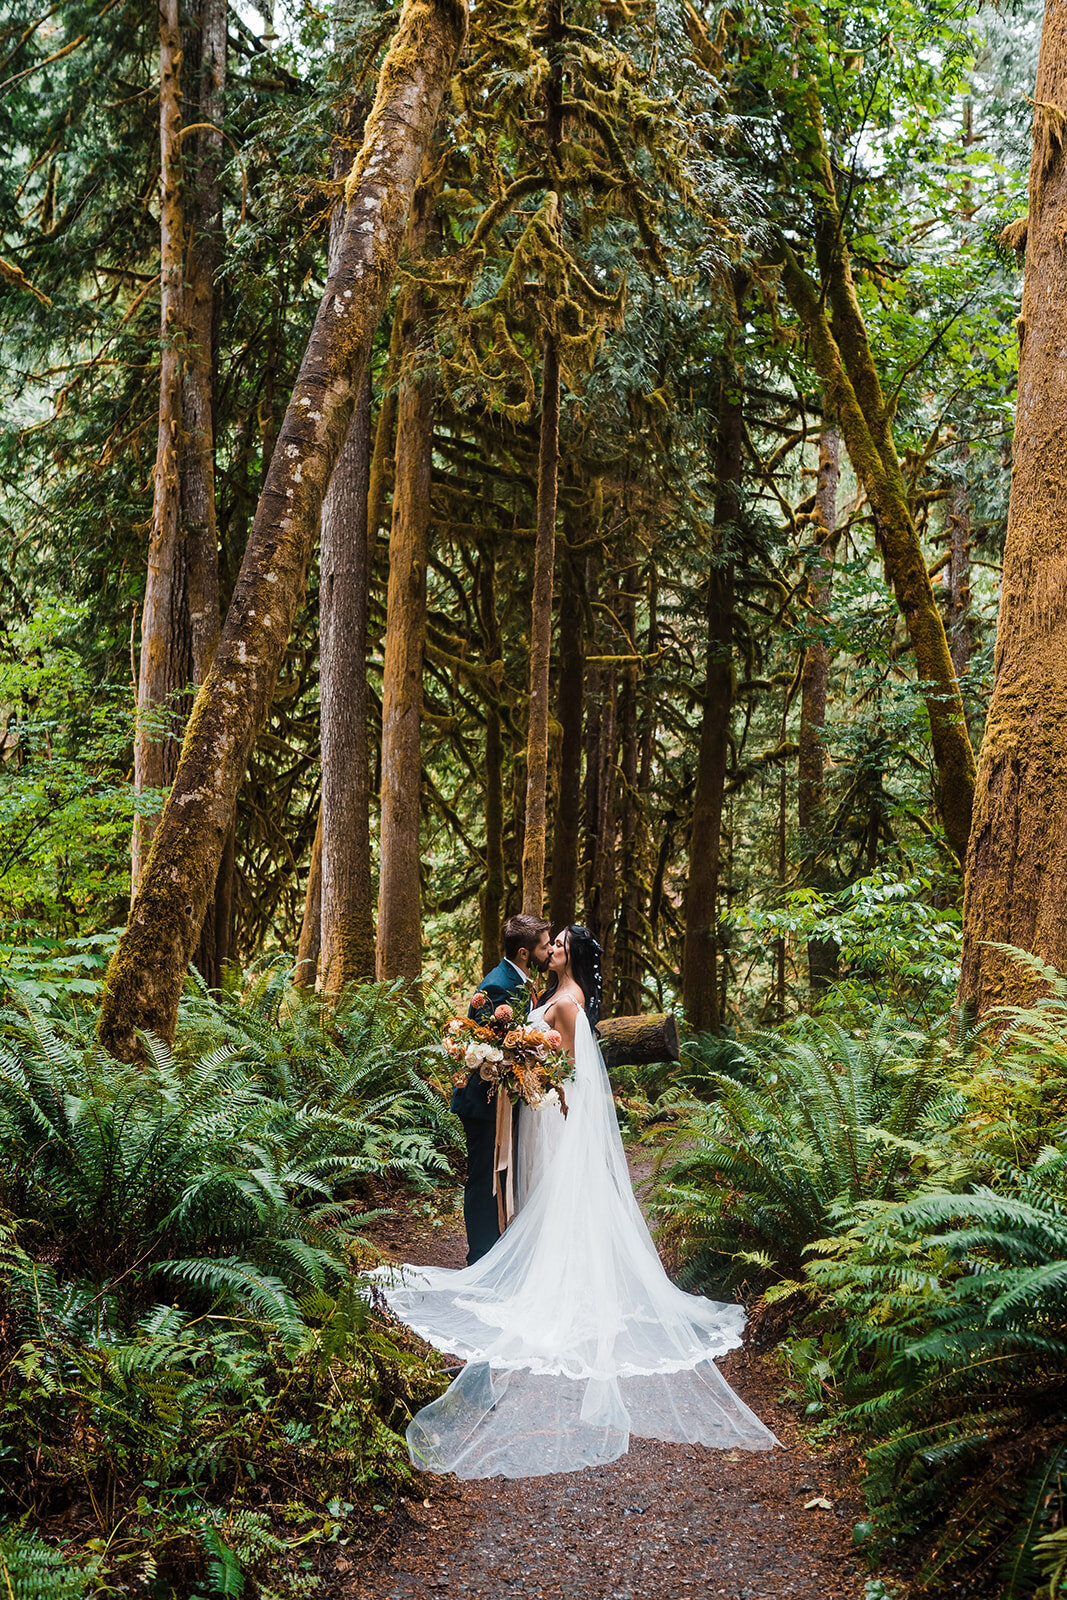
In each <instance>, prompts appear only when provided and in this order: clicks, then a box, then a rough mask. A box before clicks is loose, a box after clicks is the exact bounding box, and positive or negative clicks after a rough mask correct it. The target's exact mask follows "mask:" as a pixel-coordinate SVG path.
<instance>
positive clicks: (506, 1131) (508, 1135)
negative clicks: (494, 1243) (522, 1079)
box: [493, 1089, 515, 1233]
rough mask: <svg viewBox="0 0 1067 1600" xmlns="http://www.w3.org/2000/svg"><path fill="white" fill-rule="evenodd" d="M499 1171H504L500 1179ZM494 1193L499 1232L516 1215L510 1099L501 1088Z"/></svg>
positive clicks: (494, 1159)
mask: <svg viewBox="0 0 1067 1600" xmlns="http://www.w3.org/2000/svg"><path fill="white" fill-rule="evenodd" d="M501 1173H503V1174H504V1177H503V1180H502V1179H501ZM493 1193H494V1194H495V1195H496V1215H497V1222H498V1223H499V1225H500V1231H501V1233H503V1232H504V1230H505V1228H506V1227H507V1225H508V1223H509V1222H510V1221H511V1219H512V1217H514V1215H515V1139H514V1120H513V1112H512V1106H511V1101H510V1100H509V1099H508V1097H507V1095H506V1094H505V1093H504V1091H503V1090H502V1089H501V1090H500V1091H498V1093H497V1096H496V1143H495V1145H494V1148H493Z"/></svg>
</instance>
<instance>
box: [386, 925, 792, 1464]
mask: <svg viewBox="0 0 1067 1600" xmlns="http://www.w3.org/2000/svg"><path fill="white" fill-rule="evenodd" d="M549 971H550V974H551V978H550V983H549V988H548V992H547V994H546V997H545V1001H544V1003H543V1004H542V1005H541V1006H539V1007H538V1008H537V1010H536V1011H533V1012H531V1014H530V1017H529V1018H528V1021H529V1022H530V1023H533V1024H540V1025H542V1026H544V1027H546V1028H555V1029H556V1030H557V1031H558V1032H559V1033H560V1034H561V1035H562V1038H563V1042H564V1046H565V1048H566V1049H567V1051H568V1053H569V1054H570V1055H571V1056H572V1058H573V1061H574V1077H573V1078H572V1079H570V1080H569V1081H568V1082H567V1084H566V1086H565V1090H566V1098H567V1106H568V1114H567V1116H566V1117H564V1115H563V1114H562V1111H561V1108H560V1105H559V1101H558V1098H557V1097H556V1096H555V1095H553V1094H550V1095H549V1096H548V1097H546V1099H545V1100H544V1101H543V1102H542V1104H541V1105H540V1106H538V1107H536V1108H534V1107H530V1106H527V1105H524V1106H523V1107H522V1109H521V1113H520V1116H519V1119H518V1127H519V1131H518V1162H517V1165H518V1173H517V1182H516V1202H517V1207H516V1214H515V1217H514V1220H513V1221H512V1222H511V1223H510V1225H509V1226H508V1228H507V1230H506V1232H505V1233H504V1234H503V1235H502V1236H501V1237H500V1239H498V1240H497V1242H496V1244H495V1245H494V1246H493V1248H492V1249H491V1250H490V1251H489V1252H488V1254H487V1255H484V1256H482V1257H481V1259H480V1260H478V1261H476V1262H475V1263H474V1265H473V1266H469V1267H466V1268H465V1269H463V1270H462V1271H455V1270H451V1269H446V1268H442V1267H401V1268H384V1269H381V1274H380V1287H381V1290H382V1294H383V1296H384V1298H385V1300H386V1301H387V1302H388V1304H389V1305H390V1306H391V1307H392V1309H393V1310H394V1311H395V1312H396V1314H397V1316H399V1317H400V1318H401V1320H402V1321H404V1322H406V1323H407V1324H408V1326H409V1327H411V1328H413V1329H414V1330H415V1332H416V1333H418V1334H420V1335H421V1336H422V1337H423V1338H424V1339H426V1340H427V1341H428V1342H429V1343H430V1344H432V1345H435V1346H436V1347H437V1349H439V1350H443V1351H447V1352H449V1353H451V1354H453V1355H456V1356H459V1357H460V1358H462V1360H463V1361H464V1362H465V1363H466V1365H465V1367H464V1368H463V1371H462V1372H461V1373H460V1375H459V1376H458V1377H457V1378H456V1380H455V1382H454V1383H453V1384H452V1385H451V1387H450V1388H449V1389H448V1390H447V1391H446V1392H445V1394H443V1395H442V1396H441V1397H440V1399H438V1400H435V1401H434V1402H433V1404H432V1405H429V1406H426V1407H424V1409H423V1410H422V1411H420V1412H419V1413H418V1414H417V1415H416V1416H415V1417H414V1418H413V1419H412V1421H411V1423H410V1425H409V1427H408V1432H407V1439H408V1448H409V1450H410V1452H411V1458H412V1461H413V1462H414V1463H415V1465H416V1466H418V1467H421V1468H422V1469H423V1470H424V1471H431V1472H454V1473H456V1474H457V1475H458V1476H459V1477H461V1478H490V1477H496V1476H501V1477H508V1478H527V1477H536V1476H538V1475H540V1474H542V1473H547V1472H573V1471H575V1470H576V1469H578V1468H579V1467H588V1466H596V1465H600V1464H602V1463H604V1462H608V1461H613V1460H615V1459H616V1458H617V1457H618V1456H620V1455H623V1454H624V1453H625V1452H626V1450H627V1449H628V1448H629V1441H630V1435H631V1434H634V1435H636V1436H637V1437H639V1438H645V1439H664V1440H670V1441H674V1442H677V1443H690V1444H704V1445H709V1446H711V1447H713V1448H719V1449H723V1448H734V1449H743V1450H763V1449H768V1448H770V1447H771V1446H772V1445H774V1444H776V1443H777V1441H776V1439H775V1437H774V1435H773V1434H772V1433H771V1432H770V1431H769V1430H768V1429H767V1428H765V1427H764V1425H763V1424H762V1423H761V1422H760V1421H759V1419H758V1418H757V1417H756V1416H755V1415H754V1414H753V1413H752V1412H751V1411H750V1410H749V1409H748V1407H747V1406H746V1405H745V1404H744V1403H743V1401H741V1400H740V1399H738V1397H737V1395H735V1394H734V1392H733V1390H732V1389H731V1388H730V1386H729V1385H728V1384H727V1382H726V1380H725V1379H724V1378H723V1377H722V1375H721V1373H720V1372H719V1371H718V1369H717V1368H716V1367H715V1366H714V1364H713V1363H714V1358H715V1357H716V1356H720V1355H723V1354H724V1353H725V1352H726V1351H727V1350H731V1349H733V1348H734V1347H735V1346H737V1345H738V1344H740V1342H741V1330H742V1327H743V1325H744V1311H743V1310H742V1308H741V1307H740V1306H736V1305H722V1304H719V1303H718V1302H716V1301H712V1300H705V1299H703V1298H702V1297H700V1296H699V1295H690V1294H686V1293H684V1292H683V1291H682V1290H681V1289H679V1288H678V1287H677V1286H676V1285H675V1284H673V1283H671V1281H670V1279H669V1278H668V1277H667V1274H666V1273H665V1272H664V1270H663V1267H662V1265H661V1263H660V1259H659V1256H658V1255H657V1253H656V1249H655V1246H654V1245H653V1243H652V1239H651V1237H650V1235H649V1232H648V1228H647V1227H646V1225H645V1220H644V1217H643V1216H642V1214H641V1210H640V1208H639V1206H638V1204H637V1201H636V1199H635V1198H634V1193H633V1189H632V1187H631V1184H630V1178H629V1173H628V1170H627V1166H626V1157H625V1153H624V1151H623V1145H622V1138H621V1136H620V1134H619V1127H618V1122H617V1120H616V1117H615V1105H614V1101H613V1099H612V1095H611V1086H610V1084H609V1081H608V1075H607V1072H606V1070H605V1067H604V1062H603V1058H602V1056H601V1054H600V1049H599V1046H598V1044H597V1038H596V1034H595V1033H594V1031H593V1029H594V1026H595V1024H596V1022H597V1020H598V1017H599V1011H600V991H601V984H600V947H599V945H598V944H597V943H596V940H595V939H593V937H592V936H591V935H590V934H589V932H588V931H587V930H586V929H585V928H582V927H569V928H565V929H563V931H562V932H561V933H560V934H559V935H558V936H557V937H556V940H555V942H554V944H553V946H552V952H551V957H550V961H549Z"/></svg>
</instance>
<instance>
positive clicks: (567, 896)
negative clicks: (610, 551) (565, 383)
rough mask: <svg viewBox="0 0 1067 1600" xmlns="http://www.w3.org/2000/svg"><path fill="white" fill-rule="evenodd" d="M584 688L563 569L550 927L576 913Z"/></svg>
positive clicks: (581, 639) (574, 610)
mask: <svg viewBox="0 0 1067 1600" xmlns="http://www.w3.org/2000/svg"><path fill="white" fill-rule="evenodd" d="M573 532H574V533H576V532H577V530H576V529H575V530H573ZM584 687H585V617H584V608H583V605H582V593H581V589H580V587H579V583H578V574H577V573H576V572H575V571H574V569H573V566H568V568H567V571H566V575H565V580H564V583H563V585H562V588H561V591H560V605H559V681H558V684H557V686H556V717H557V720H558V722H559V725H560V749H559V793H558V796H557V801H556V811H555V816H554V817H553V819H552V871H551V878H550V897H549V905H550V911H549V920H550V921H551V923H552V926H553V928H565V927H567V926H569V925H570V924H571V923H572V922H573V921H574V919H575V916H576V914H577V903H578V847H579V834H580V828H581V809H582V715H583V706H584V698H585V697H584Z"/></svg>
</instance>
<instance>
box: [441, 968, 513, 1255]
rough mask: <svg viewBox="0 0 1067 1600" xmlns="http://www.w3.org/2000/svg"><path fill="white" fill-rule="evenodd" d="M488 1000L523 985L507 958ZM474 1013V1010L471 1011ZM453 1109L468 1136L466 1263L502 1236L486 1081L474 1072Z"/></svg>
mask: <svg viewBox="0 0 1067 1600" xmlns="http://www.w3.org/2000/svg"><path fill="white" fill-rule="evenodd" d="M479 987H480V991H481V993H482V994H483V995H484V996H485V998H486V1001H487V1002H488V1003H489V1004H490V1005H493V1006H498V1005H499V1004H500V1003H501V1001H503V1000H506V1001H509V1002H510V1001H511V1000H513V999H515V996H516V992H517V991H518V990H520V989H521V988H522V984H521V982H520V981H518V979H517V976H516V973H515V970H514V968H512V967H510V966H509V965H508V963H507V962H506V961H501V963H500V965H499V966H497V967H494V968H493V970H492V972H489V973H487V974H486V976H485V977H484V978H483V979H482V982H481V984H480V986H479ZM470 1015H471V1016H473V1015H474V1013H473V1011H472V1012H471V1013H470ZM452 1110H453V1111H454V1112H455V1114H456V1116H457V1117H459V1119H460V1121H461V1122H462V1123H463V1132H464V1133H465V1134H466V1136H467V1182H466V1183H465V1184H464V1186H463V1221H464V1224H465V1225H466V1229H467V1265H468V1266H471V1265H472V1264H473V1263H474V1262H475V1261H478V1260H480V1259H481V1257H482V1256H484V1255H487V1254H488V1253H489V1251H490V1250H491V1249H492V1248H493V1246H494V1245H495V1244H496V1242H497V1240H498V1239H499V1238H500V1224H499V1222H498V1220H497V1204H496V1196H495V1195H494V1193H493V1153H494V1150H495V1148H496V1107H495V1105H494V1103H493V1102H492V1101H491V1100H490V1099H489V1096H488V1094H487V1092H486V1087H485V1084H484V1083H483V1082H482V1081H481V1079H480V1078H479V1076H478V1074H477V1073H476V1072H472V1073H471V1074H470V1076H469V1078H468V1079H467V1082H466V1083H465V1084H463V1085H462V1087H457V1088H456V1089H454V1090H453V1091H452Z"/></svg>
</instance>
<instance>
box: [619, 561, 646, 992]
mask: <svg viewBox="0 0 1067 1600" xmlns="http://www.w3.org/2000/svg"><path fill="white" fill-rule="evenodd" d="M638 581H639V580H638V573H637V571H636V569H632V570H631V571H630V572H629V573H627V575H626V581H625V585H624V592H623V594H622V595H621V596H620V597H619V621H620V622H621V623H622V625H623V628H624V629H625V631H626V633H627V635H628V648H629V650H631V651H633V652H634V656H635V658H636V650H637V584H638ZM637 692H638V675H637V661H636V659H632V660H630V661H628V662H627V663H626V665H625V666H624V667H623V669H622V683H621V685H620V690H619V783H620V788H621V799H620V805H619V887H620V892H619V915H618V921H617V923H616V929H615V995H614V1010H615V1011H616V1012H618V1013H621V1014H622V1015H623V1016H633V1015H635V1014H636V1013H637V1012H638V1011H640V1009H641V971H642V959H641V902H642V882H641V879H642V873H641V803H640V798H639V796H638V792H637V783H638V771H639V767H640V733H639V725H638V715H637V712H638V704H637Z"/></svg>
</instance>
